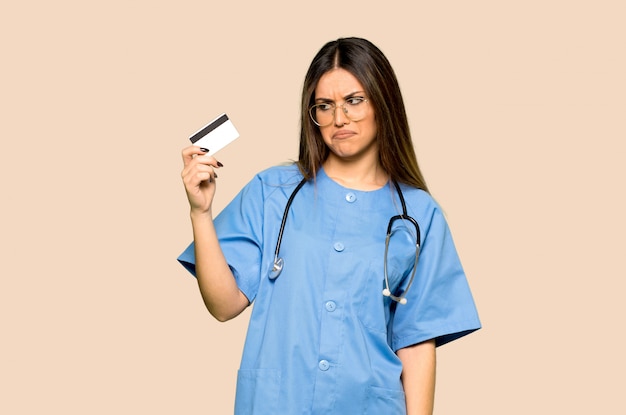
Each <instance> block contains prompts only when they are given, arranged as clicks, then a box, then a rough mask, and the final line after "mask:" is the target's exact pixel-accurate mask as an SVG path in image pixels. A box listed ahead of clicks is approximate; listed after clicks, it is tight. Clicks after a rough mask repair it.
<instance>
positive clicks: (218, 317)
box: [209, 310, 235, 323]
mask: <svg viewBox="0 0 626 415" xmlns="http://www.w3.org/2000/svg"><path fill="white" fill-rule="evenodd" d="M209 313H211V315H212V316H213V318H215V320H217V321H219V322H220V323H226V322H227V321H229V320H232V319H233V318H235V316H232V315H230V314H226V313H219V312H216V311H211V310H209Z"/></svg>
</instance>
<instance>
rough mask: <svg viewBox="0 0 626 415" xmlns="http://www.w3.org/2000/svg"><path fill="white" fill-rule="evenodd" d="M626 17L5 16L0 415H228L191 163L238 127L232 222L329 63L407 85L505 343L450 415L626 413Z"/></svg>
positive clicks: (601, 13) (449, 408)
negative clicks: (190, 200) (364, 56)
mask: <svg viewBox="0 0 626 415" xmlns="http://www.w3.org/2000/svg"><path fill="white" fill-rule="evenodd" d="M623 4H624V3H623V2H621V1H617V0H616V1H609V0H594V1H591V0H589V1H576V0H574V1H564V0H563V1H554V0H544V1H538V0H531V1H495V0H492V1H487V0H477V1H458V0H453V1H441V2H426V1H417V2H408V1H406V2H394V1H388V2H382V3H381V2H379V1H362V2H330V3H324V2H318V3H299V2H293V1H271V0H270V1H266V2H252V1H250V2H244V1H228V2H226V1H225V2H202V1H187V0H181V1H176V2H165V1H145V0H138V1H132V0H128V1H117V0H112V1H106V2H104V1H100V2H98V1H92V2H87V1H68V0H60V1H55V2H44V1H24V2H4V3H3V4H2V5H1V6H0V46H1V49H0V52H1V56H2V65H1V66H0V74H1V76H0V133H1V137H2V149H3V150H2V152H0V168H1V169H2V171H1V173H2V174H1V176H0V177H1V180H2V182H1V186H2V192H3V196H2V215H1V219H0V220H1V224H0V225H1V228H0V229H1V231H0V239H1V243H2V251H1V252H2V261H1V262H0V277H1V278H0V328H1V335H2V339H1V340H0V413H3V414H42V413H63V414H111V413H117V414H229V413H232V406H233V401H234V392H235V377H236V371H237V367H238V364H239V359H240V353H241V350H242V346H243V340H244V337H245V330H246V327H247V319H248V316H249V311H247V312H245V313H244V314H243V315H242V316H240V317H239V318H237V319H236V320H234V321H231V322H228V323H226V324H222V323H218V322H216V321H214V320H212V318H211V317H210V315H209V314H208V312H207V311H206V310H205V309H204V306H203V304H202V301H201V298H200V295H199V293H198V289H197V285H196V283H195V280H194V279H193V278H192V277H190V276H189V275H188V274H187V273H186V271H184V269H183V268H182V267H180V266H179V265H178V264H177V262H176V261H175V258H176V256H177V255H178V254H179V253H180V252H181V251H182V249H184V247H185V246H186V245H187V244H188V243H189V241H190V239H191V228H190V224H189V220H188V206H187V202H186V199H185V195H184V191H183V187H182V184H181V181H180V171H181V168H182V163H181V158H180V150H181V149H182V148H183V147H185V146H187V145H188V137H189V136H190V135H191V134H192V133H193V132H195V131H196V130H197V129H199V128H200V127H202V126H203V125H204V124H205V123H206V122H208V121H209V120H210V119H212V118H214V117H215V116H217V115H218V114H220V113H222V112H227V113H228V114H229V116H230V117H231V119H232V120H233V123H234V124H235V126H236V127H237V128H238V130H239V132H240V133H241V137H240V138H239V139H238V140H237V141H236V142H234V143H233V144H231V145H230V146H229V147H227V148H226V149H224V150H222V151H221V152H220V153H219V154H218V156H219V157H218V158H219V159H220V161H222V162H223V163H224V165H225V167H224V168H222V169H221V170H220V177H219V188H218V194H217V197H216V200H215V211H219V210H221V208H222V207H223V206H224V205H225V204H226V203H227V202H228V201H229V200H230V199H231V198H232V197H233V196H234V195H235V193H236V192H237V191H238V190H239V189H240V188H241V187H242V186H243V185H244V184H245V183H246V182H247V181H248V180H250V179H251V178H252V176H253V175H254V174H255V173H256V172H257V171H259V170H261V169H264V168H266V167H269V166H271V165H273V164H277V163H281V162H284V161H288V160H293V159H295V158H296V157H297V149H298V113H299V108H298V105H299V99H300V88H301V86H302V81H303V79H304V74H305V71H306V69H307V67H308V65H309V63H310V61H311V59H312V58H313V56H314V55H315V53H316V52H317V51H318V50H319V48H320V47H321V46H322V45H323V44H324V43H325V42H327V41H329V40H333V39H336V38H338V37H341V36H362V37H366V38H368V39H369V40H371V41H373V42H374V43H375V44H376V45H377V46H379V47H380V48H381V49H382V50H383V52H384V53H385V54H386V55H387V57H388V58H389V60H390V61H391V63H392V65H393V66H394V68H395V70H396V72H397V75H398V78H399V81H400V85H401V88H402V91H403V95H404V98H405V101H406V104H407V109H408V113H409V120H410V123H411V128H412V133H413V136H414V141H415V145H416V148H417V153H418V154H417V155H418V160H419V162H420V163H421V166H422V168H423V172H424V174H425V177H426V180H427V182H428V184H429V186H430V188H431V190H432V193H433V195H434V196H435V198H436V199H437V200H438V201H439V202H440V203H441V204H442V206H443V208H444V210H445V212H446V215H447V218H448V221H449V223H450V226H451V228H452V233H453V236H454V238H455V242H456V245H457V248H458V251H459V253H460V256H461V259H462V261H463V264H464V266H465V268H466V272H467V275H468V278H469V282H470V285H471V287H472V291H473V293H474V296H475V300H476V302H477V305H478V309H479V312H480V316H481V319H482V322H483V325H484V328H483V329H482V330H480V331H479V332H477V333H475V334H472V335H471V336H469V337H467V338H463V339H462V340H459V341H458V342H454V343H452V344H450V345H446V346H443V347H442V348H441V349H439V353H438V383H437V392H436V404H435V407H436V409H435V412H436V413H437V414H494V415H496V414H497V415H501V414H531V413H532V414H594V413H596V414H623V413H625V412H626V405H625V404H624V401H623V396H622V395H623V388H624V383H623V373H624V372H625V371H626V365H625V361H624V350H625V349H626V343H625V341H624V339H623V338H624V336H623V334H622V333H621V332H622V330H623V328H624V316H626V309H625V306H624V300H623V297H624V287H625V284H624V280H625V277H626V272H625V271H626V266H625V265H624V256H625V255H624V248H625V243H624V237H623V235H624V232H625V231H626V226H625V220H624V212H625V211H626V205H625V202H624V179H625V178H626V174H625V173H626V170H625V168H624V156H625V152H624V141H625V139H626V123H625V115H626V98H625V97H626V76H625V74H626V59H625V52H626V25H624V16H625V15H626V14H625V11H626V10H625V7H624V6H623Z"/></svg>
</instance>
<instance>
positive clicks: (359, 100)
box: [346, 97, 365, 106]
mask: <svg viewBox="0 0 626 415" xmlns="http://www.w3.org/2000/svg"><path fill="white" fill-rule="evenodd" d="M364 101H365V98H363V97H350V98H348V99H346V103H347V104H348V105H351V106H356V105H359V104H361V103H362V102H364Z"/></svg>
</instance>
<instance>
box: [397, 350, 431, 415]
mask: <svg viewBox="0 0 626 415" xmlns="http://www.w3.org/2000/svg"><path fill="white" fill-rule="evenodd" d="M397 354H398V357H399V358H400V360H401V361H402V385H403V387H404V394H405V395H406V410H407V415H432V413H433V407H434V401H435V372H436V360H437V359H436V354H437V353H436V349H435V340H434V339H433V340H429V341H426V342H423V343H419V344H416V345H413V346H409V347H406V348H403V349H400V350H398V353H397Z"/></svg>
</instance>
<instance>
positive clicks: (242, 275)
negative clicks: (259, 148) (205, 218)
mask: <svg viewBox="0 0 626 415" xmlns="http://www.w3.org/2000/svg"><path fill="white" fill-rule="evenodd" d="M263 200H264V198H263V185H262V182H261V179H260V178H259V177H258V176H257V177H255V179H253V180H252V181H251V182H250V183H248V184H247V185H246V186H245V187H244V188H243V189H242V190H241V191H240V192H239V194H237V196H235V198H234V199H233V200H232V201H231V202H230V203H229V204H228V205H227V206H226V207H225V208H224V210H222V211H221V212H220V213H219V215H217V217H216V218H215V220H214V224H215V230H216V232H217V236H218V239H219V242H220V247H221V248H222V252H223V253H224V256H225V257H226V261H227V262H228V265H229V266H230V269H231V271H232V272H233V275H234V276H235V280H236V281H237V285H238V286H239V289H240V290H241V291H242V292H243V293H244V295H245V296H246V297H247V298H248V300H249V301H250V302H252V301H253V300H254V298H255V297H256V294H257V292H258V288H259V281H260V278H261V259H262V253H263ZM177 259H178V262H179V263H180V264H181V265H182V266H183V267H184V268H185V269H187V271H189V272H190V273H191V274H192V275H194V276H195V275H196V267H195V262H196V259H195V246H194V243H193V242H192V243H191V244H190V245H189V246H188V247H187V248H186V249H185V250H184V251H183V252H182V253H181V254H180V256H179V257H178V258H177Z"/></svg>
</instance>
